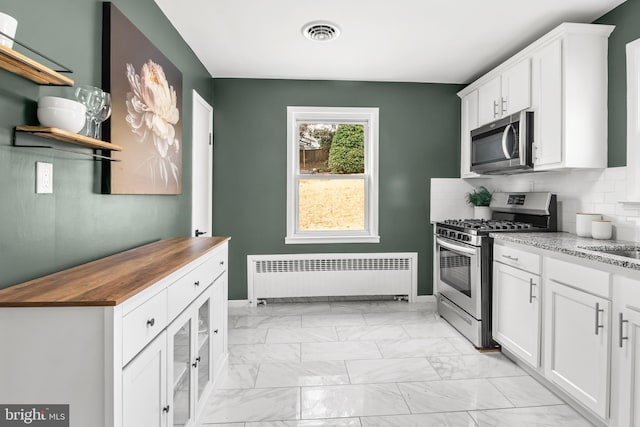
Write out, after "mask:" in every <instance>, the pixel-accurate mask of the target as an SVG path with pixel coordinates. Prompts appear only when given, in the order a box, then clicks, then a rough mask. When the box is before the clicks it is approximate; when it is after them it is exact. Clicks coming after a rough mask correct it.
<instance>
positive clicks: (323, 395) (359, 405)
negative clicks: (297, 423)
mask: <svg viewBox="0 0 640 427" xmlns="http://www.w3.org/2000/svg"><path fill="white" fill-rule="evenodd" d="M301 407H302V417H301V418H302V419H314V418H339V417H358V416H369V415H396V414H409V413H410V412H409V408H408V407H407V404H406V403H405V401H404V399H403V397H402V395H401V394H400V391H399V390H398V386H397V385H395V384H364V385H337V386H326V387H302V393H301Z"/></svg>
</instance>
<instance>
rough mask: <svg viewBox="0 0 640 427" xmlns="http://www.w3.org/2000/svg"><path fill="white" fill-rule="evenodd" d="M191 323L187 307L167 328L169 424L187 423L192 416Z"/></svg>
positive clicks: (182, 424) (183, 424)
mask: <svg viewBox="0 0 640 427" xmlns="http://www.w3.org/2000/svg"><path fill="white" fill-rule="evenodd" d="M192 323H193V319H192V317H191V311H190V310H187V311H185V312H184V313H183V314H182V315H180V316H178V318H177V319H176V320H174V321H173V322H172V323H171V325H169V328H167V333H168V350H169V354H168V357H167V365H168V372H167V373H168V376H167V378H168V383H169V393H170V396H169V397H170V398H171V401H172V402H171V413H170V416H169V418H170V420H169V421H170V422H169V425H170V426H185V425H187V423H188V422H189V420H190V419H191V418H192V416H193V409H192V408H193V406H192V400H193V394H192V387H193V373H192V372H193V371H192V363H193V349H192V339H193V326H192Z"/></svg>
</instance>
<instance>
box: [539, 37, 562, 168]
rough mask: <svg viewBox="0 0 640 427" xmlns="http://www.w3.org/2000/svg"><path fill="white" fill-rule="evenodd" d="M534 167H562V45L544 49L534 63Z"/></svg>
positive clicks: (555, 42) (558, 41) (555, 43)
mask: <svg viewBox="0 0 640 427" xmlns="http://www.w3.org/2000/svg"><path fill="white" fill-rule="evenodd" d="M533 64H534V65H533V68H534V70H533V71H534V72H533V74H534V76H533V82H534V83H533V86H534V89H533V90H534V91H535V97H536V100H537V102H536V104H537V108H536V110H535V116H534V129H535V132H534V135H535V136H534V138H535V142H534V154H533V156H534V159H533V163H534V167H535V168H536V169H540V167H542V166H546V165H552V164H560V163H561V162H562V152H563V146H562V144H563V108H562V41H561V40H556V41H554V42H553V43H551V44H550V45H549V46H546V47H545V48H544V49H542V50H541V51H540V52H539V53H538V54H536V56H535V57H534V60H533Z"/></svg>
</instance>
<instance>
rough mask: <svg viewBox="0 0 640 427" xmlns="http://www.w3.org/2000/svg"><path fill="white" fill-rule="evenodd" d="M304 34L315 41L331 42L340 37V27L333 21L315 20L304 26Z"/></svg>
mask: <svg viewBox="0 0 640 427" xmlns="http://www.w3.org/2000/svg"><path fill="white" fill-rule="evenodd" d="M302 34H304V36H305V37H306V38H308V39H309V40H313V41H314V42H329V41H331V40H334V39H336V38H338V36H339V35H340V28H338V26H337V25H336V24H332V23H331V22H326V21H314V22H309V23H308V24H306V25H305V26H304V27H302Z"/></svg>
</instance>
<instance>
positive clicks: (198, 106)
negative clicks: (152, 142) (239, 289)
mask: <svg viewBox="0 0 640 427" xmlns="http://www.w3.org/2000/svg"><path fill="white" fill-rule="evenodd" d="M199 113H204V114H206V115H207V117H208V122H209V123H208V132H207V133H206V135H205V134H204V133H203V132H202V130H201V129H202V128H203V126H202V123H201V122H200V120H201V117H202V116H203V115H204V114H199ZM192 141H193V144H192V163H191V165H192V166H191V235H192V236H195V235H196V229H197V230H199V231H200V232H201V235H203V236H212V225H213V224H212V222H213V215H212V210H213V107H211V105H209V103H208V102H207V101H206V100H205V99H204V98H203V97H202V96H200V94H198V92H196V91H195V90H194V91H193V110H192ZM203 147H207V149H206V150H205V149H203ZM204 159H206V160H207V161H206V162H205V161H204ZM203 195H204V196H203ZM203 199H204V200H203ZM202 209H205V211H206V213H205V214H204V217H205V218H206V219H205V220H204V221H203V220H202V216H201V215H202V212H201V210H202ZM196 237H197V236H196Z"/></svg>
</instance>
